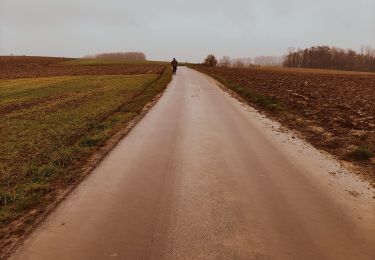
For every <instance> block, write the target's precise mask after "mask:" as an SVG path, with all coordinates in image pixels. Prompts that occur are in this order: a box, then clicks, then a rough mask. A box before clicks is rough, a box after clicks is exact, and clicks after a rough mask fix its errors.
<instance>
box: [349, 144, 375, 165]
mask: <svg viewBox="0 0 375 260" xmlns="http://www.w3.org/2000/svg"><path fill="white" fill-rule="evenodd" d="M373 156H374V151H373V149H371V147H369V146H367V145H362V146H359V147H358V148H357V149H355V150H353V151H351V152H350V153H348V154H347V156H346V157H347V158H348V159H350V160H354V161H368V160H370V159H371V158H372V157H373Z"/></svg>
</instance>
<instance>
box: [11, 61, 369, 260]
mask: <svg viewBox="0 0 375 260" xmlns="http://www.w3.org/2000/svg"><path fill="white" fill-rule="evenodd" d="M356 178H357V177H354V176H353V175H352V174H350V173H348V172H346V171H345V170H344V169H342V168H340V167H339V166H338V165H337V164H336V163H335V162H334V161H332V160H331V159H329V158H326V156H325V155H322V154H321V153H319V152H318V151H316V150H315V149H313V148H311V147H310V146H309V145H307V144H305V143H304V142H302V141H301V140H300V139H298V138H296V137H295V136H293V134H292V133H283V132H281V131H280V130H279V127H278V125H277V124H276V123H273V122H271V121H270V120H268V119H266V118H264V117H263V116H261V115H260V114H258V113H257V112H256V111H253V110H252V109H251V108H249V107H247V106H245V105H242V104H241V103H239V102H238V101H237V100H235V99H234V98H232V97H230V96H229V95H228V94H227V93H225V92H223V91H222V90H221V89H219V88H218V87H217V86H215V84H214V83H213V82H212V80H211V79H209V78H207V77H206V76H204V75H202V74H200V73H198V72H195V71H193V70H190V69H187V68H180V69H179V71H178V74H177V76H176V77H175V78H174V79H173V81H172V83H171V85H170V86H169V87H168V89H167V91H166V93H165V94H164V95H163V97H162V98H161V99H160V100H159V102H158V103H157V104H156V105H155V107H154V108H153V109H152V110H151V111H150V112H149V113H148V114H147V115H146V117H145V118H144V119H143V120H142V121H141V122H140V123H139V124H138V125H137V126H136V127H135V128H134V129H133V130H132V132H131V133H130V134H129V135H128V136H127V137H126V138H124V139H123V140H122V141H121V142H120V143H119V144H118V146H117V147H116V148H115V149H114V150H113V151H112V152H111V153H110V154H109V155H108V156H107V157H106V159H104V160H103V162H102V163H101V164H100V165H99V167H98V168H97V169H96V170H95V171H94V172H92V174H91V175H90V176H89V177H88V178H87V179H86V180H85V181H84V182H83V183H82V184H81V185H80V186H79V187H78V188H77V189H76V190H75V191H74V192H73V193H72V194H71V195H70V196H69V197H68V198H67V199H66V200H65V201H64V202H63V203H62V204H61V205H60V207H59V208H58V209H57V210H56V211H55V212H54V213H52V214H51V215H50V216H49V217H48V219H47V220H46V221H45V223H43V224H42V225H41V226H40V227H39V228H38V229H37V230H36V231H35V232H34V234H33V235H32V236H31V237H30V238H29V239H28V240H27V241H25V243H24V246H22V247H21V248H20V250H18V252H16V254H14V255H13V257H12V258H13V259H23V260H24V259H38V260H40V259H116V258H117V259H340V260H342V259H356V260H358V259H375V206H374V205H375V199H373V198H372V197H373V196H374V191H373V189H372V188H370V186H369V185H367V184H366V183H363V182H361V181H360V180H358V179H356Z"/></svg>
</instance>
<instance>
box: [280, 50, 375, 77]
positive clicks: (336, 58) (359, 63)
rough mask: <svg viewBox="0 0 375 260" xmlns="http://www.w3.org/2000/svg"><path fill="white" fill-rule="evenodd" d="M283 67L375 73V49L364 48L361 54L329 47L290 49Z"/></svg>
mask: <svg viewBox="0 0 375 260" xmlns="http://www.w3.org/2000/svg"><path fill="white" fill-rule="evenodd" d="M283 65H284V66H285V67H293V68H319V69H338V70H354V71H375V49H373V48H371V47H369V46H368V47H362V48H361V51H360V53H357V52H356V51H354V50H352V49H341V48H337V47H329V46H313V47H311V48H306V49H298V50H294V49H289V51H288V54H287V55H286V56H285V58H284V62H283Z"/></svg>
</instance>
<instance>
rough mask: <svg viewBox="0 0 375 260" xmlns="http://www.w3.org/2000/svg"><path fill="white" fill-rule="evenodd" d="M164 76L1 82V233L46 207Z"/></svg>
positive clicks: (157, 90)
mask: <svg viewBox="0 0 375 260" xmlns="http://www.w3.org/2000/svg"><path fill="white" fill-rule="evenodd" d="M171 78H172V75H171V71H170V70H168V69H165V70H164V71H163V73H162V74H161V75H153V74H144V75H126V76H125V75H116V76H110V75H104V76H98V75H96V76H64V77H44V78H26V79H12V80H0V132H1V135H0V155H1V156H0V206H1V207H0V228H1V227H4V226H5V225H6V224H7V223H9V222H11V221H12V220H14V219H15V218H17V217H18V216H20V215H22V214H23V212H25V211H27V210H30V209H33V208H38V207H39V206H41V205H44V204H48V203H49V202H50V201H51V197H50V196H53V194H54V193H53V191H54V190H55V189H56V187H59V188H63V187H65V186H67V185H69V184H71V183H74V182H75V181H76V180H77V178H78V177H79V176H80V175H79V171H80V169H81V166H82V165H83V164H84V163H85V160H86V159H87V158H88V157H89V156H90V155H92V154H93V153H94V152H95V151H97V150H98V148H99V147H100V146H102V145H103V144H104V143H105V141H106V140H108V139H109V138H110V137H111V136H112V135H113V134H114V133H115V132H116V131H117V130H119V129H120V128H121V127H122V126H124V125H125V124H126V123H127V122H128V121H130V120H131V119H133V118H134V116H136V115H137V114H138V113H139V112H140V111H141V110H142V108H143V107H144V106H145V105H146V104H147V102H149V101H151V100H152V98H153V97H155V96H156V95H157V94H159V93H160V92H162V91H163V90H164V89H165V88H166V86H167V84H168V83H169V81H170V80H171Z"/></svg>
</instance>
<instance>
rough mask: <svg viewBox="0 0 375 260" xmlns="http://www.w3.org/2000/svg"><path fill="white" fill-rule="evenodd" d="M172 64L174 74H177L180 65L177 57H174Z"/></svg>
mask: <svg viewBox="0 0 375 260" xmlns="http://www.w3.org/2000/svg"><path fill="white" fill-rule="evenodd" d="M171 64H172V70H173V75H176V72H177V66H178V62H177V60H176V58H173V60H172V62H171Z"/></svg>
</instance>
